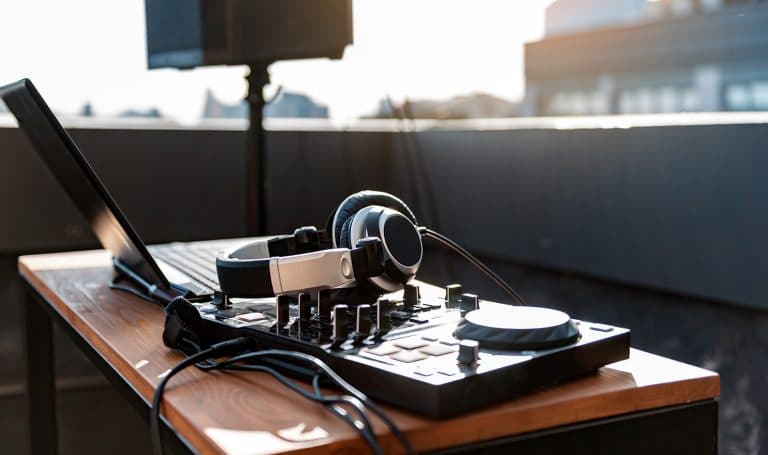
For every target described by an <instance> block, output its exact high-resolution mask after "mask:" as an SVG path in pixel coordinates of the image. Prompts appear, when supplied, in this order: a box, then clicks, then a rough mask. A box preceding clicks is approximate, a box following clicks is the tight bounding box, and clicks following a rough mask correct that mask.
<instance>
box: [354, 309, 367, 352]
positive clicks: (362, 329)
mask: <svg viewBox="0 0 768 455" xmlns="http://www.w3.org/2000/svg"><path fill="white" fill-rule="evenodd" d="M370 333H371V306H370V305H367V304H363V305H358V306H357V314H356V317H355V334H354V335H355V341H356V342H358V343H359V342H361V341H363V340H364V339H365V338H366V337H368V335H370Z"/></svg>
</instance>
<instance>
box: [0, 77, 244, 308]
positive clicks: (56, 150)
mask: <svg viewBox="0 0 768 455" xmlns="http://www.w3.org/2000/svg"><path fill="white" fill-rule="evenodd" d="M0 98H2V99H3V101H4V102H5V104H6V106H7V107H8V109H9V110H10V111H11V113H13V115H14V116H15V117H16V120H17V121H18V123H19V128H21V130H22V131H23V132H24V133H25V134H26V136H27V138H29V141H30V142H31V143H32V145H33V146H34V148H35V150H37V153H38V154H40V157H41V158H42V159H43V161H44V162H45V163H46V165H47V166H48V168H49V169H50V170H51V172H52V173H53V175H54V176H55V177H56V179H57V180H58V182H59V184H61V186H62V188H63V189H64V191H65V192H66V193H67V195H68V196H69V197H70V199H72V201H73V202H74V203H75V205H76V206H77V208H78V209H79V210H80V212H81V213H82V214H83V215H84V216H85V219H86V220H87V222H88V224H90V226H91V229H92V230H93V232H94V233H95V234H96V237H97V238H98V240H99V242H100V243H101V245H102V247H103V248H104V249H105V250H107V251H109V252H111V253H112V257H113V265H114V267H115V269H116V270H117V271H118V272H119V273H120V274H121V275H122V276H124V277H126V278H128V279H130V280H131V281H132V282H133V284H134V285H136V286H139V287H140V288H141V290H142V291H143V292H144V293H146V297H150V298H151V299H152V300H158V299H159V300H168V299H170V298H173V297H175V296H178V295H183V296H186V297H189V298H193V297H207V296H210V295H212V294H213V292H214V291H216V290H218V289H219V283H218V276H217V274H216V265H215V259H216V255H217V254H218V252H219V251H223V250H225V249H227V248H230V247H232V246H234V245H235V244H236V243H244V242H247V241H250V240H252V239H237V240H221V241H207V242H194V243H171V244H166V245H154V246H149V247H147V246H145V245H144V243H143V242H142V241H141V238H140V237H139V235H138V234H137V233H136V231H135V230H134V229H133V227H132V226H131V224H130V223H129V222H128V219H127V218H126V217H125V215H124V214H123V212H122V211H121V210H120V207H118V205H117V203H116V202H115V200H114V199H112V197H111V196H110V195H109V192H108V191H107V189H106V188H105V187H104V185H103V184H102V183H101V181H100V180H99V178H98V176H97V175H96V173H95V172H94V170H93V168H92V167H91V165H90V164H89V163H88V161H87V160H86V159H85V157H84V156H83V154H82V153H81V152H80V150H79V149H78V148H77V145H75V143H74V141H72V138H71V137H70V136H69V134H67V132H66V131H65V130H64V128H63V127H62V126H61V124H60V123H59V121H58V120H57V119H56V117H55V116H54V115H53V112H52V111H51V109H50V108H49V107H48V105H47V104H46V103H45V101H44V100H43V98H42V96H40V93H39V92H38V91H37V89H36V88H35V86H34V85H33V84H32V81H30V80H29V79H22V80H20V81H17V82H14V83H12V84H8V85H6V86H3V87H0Z"/></svg>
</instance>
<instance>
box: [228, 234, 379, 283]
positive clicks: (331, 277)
mask: <svg viewBox="0 0 768 455" xmlns="http://www.w3.org/2000/svg"><path fill="white" fill-rule="evenodd" d="M277 239H281V238H277ZM273 240H275V239H269V240H257V241H255V242H252V243H248V244H245V245H242V246H239V247H236V248H233V249H230V250H228V251H225V252H222V253H219V255H218V257H217V258H216V271H217V274H218V276H219V286H220V287H221V290H222V291H223V292H224V293H225V294H229V295H233V296H238V297H271V296H275V295H280V294H288V293H294V292H299V291H307V290H311V289H327V288H341V287H349V286H352V285H354V284H355V282H356V281H363V280H366V279H368V278H371V277H374V276H377V275H380V274H381V273H383V271H384V268H383V260H382V255H383V250H382V247H381V240H379V239H378V238H366V239H361V240H360V241H358V242H357V245H356V248H353V249H350V248H331V249H325V250H320V251H313V252H309V253H301V254H293V255H288V256H272V257H270V242H271V241H273ZM281 240H282V239H281Z"/></svg>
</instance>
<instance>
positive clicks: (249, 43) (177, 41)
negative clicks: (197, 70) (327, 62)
mask: <svg viewBox="0 0 768 455" xmlns="http://www.w3.org/2000/svg"><path fill="white" fill-rule="evenodd" d="M145 13H146V25H147V65H148V66H149V68H193V67H196V66H206V65H246V64H254V63H259V64H268V63H271V62H274V61H277V60H286V59H299V58H321V57H328V58H341V56H342V54H343V53H344V48H345V47H346V46H347V45H348V44H351V43H352V0H146V3H145Z"/></svg>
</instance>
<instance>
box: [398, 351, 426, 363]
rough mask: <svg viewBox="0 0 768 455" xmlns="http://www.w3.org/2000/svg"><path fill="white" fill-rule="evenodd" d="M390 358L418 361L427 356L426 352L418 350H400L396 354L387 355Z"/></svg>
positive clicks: (401, 360) (405, 361) (402, 360)
mask: <svg viewBox="0 0 768 455" xmlns="http://www.w3.org/2000/svg"><path fill="white" fill-rule="evenodd" d="M389 358H390V359H392V360H397V361H400V362H404V363H411V362H418V361H419V360H424V359H426V358H427V355H426V354H422V353H421V352H419V351H400V352H398V353H397V354H392V355H391V356H389Z"/></svg>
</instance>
